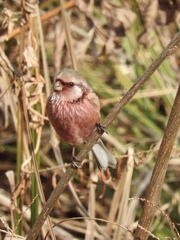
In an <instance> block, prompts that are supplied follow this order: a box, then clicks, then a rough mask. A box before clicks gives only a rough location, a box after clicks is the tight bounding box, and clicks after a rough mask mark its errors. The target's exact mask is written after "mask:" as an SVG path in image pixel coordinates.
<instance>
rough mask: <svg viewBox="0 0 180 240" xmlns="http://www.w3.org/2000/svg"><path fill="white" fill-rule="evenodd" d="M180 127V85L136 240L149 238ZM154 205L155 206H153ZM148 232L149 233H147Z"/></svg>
mask: <svg viewBox="0 0 180 240" xmlns="http://www.w3.org/2000/svg"><path fill="white" fill-rule="evenodd" d="M179 127H180V85H179V88H178V91H177V95H176V98H175V101H174V105H173V107H172V111H171V114H170V116H169V120H168V123H167V127H166V130H165V133H164V137H163V140H162V142H161V146H160V148H159V152H158V156H157V160H156V164H155V166H154V171H153V174H152V177H151V181H150V184H149V186H148V189H147V193H146V200H148V201H146V202H145V203H144V207H143V212H142V214H141V217H140V220H139V225H140V226H138V227H137V229H136V232H135V238H134V239H138V240H146V239H147V238H148V236H149V232H148V231H149V228H150V226H151V223H152V221H153V219H154V216H155V209H154V206H153V205H158V202H159V199H160V195H161V191H162V185H163V182H164V177H165V174H166V171H167V167H168V162H169V157H170V154H171V151H172V149H173V145H174V141H175V139H176V135H177V132H178V130H179ZM151 203H153V204H151ZM145 230H147V231H145Z"/></svg>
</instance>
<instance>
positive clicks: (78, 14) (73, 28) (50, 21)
mask: <svg viewBox="0 0 180 240" xmlns="http://www.w3.org/2000/svg"><path fill="white" fill-rule="evenodd" d="M62 2H63V1H61V3H62ZM147 2H148V1H137V2H136V1H131V2H130V1H115V0H114V1H82V0H79V1H77V2H75V1H73V0H71V1H69V2H67V3H65V5H64V9H65V10H66V12H64V14H62V16H61V14H60V13H62V10H63V8H62V7H59V2H58V1H52V0H51V1H40V4H39V5H36V2H34V3H33V1H32V2H31V1H25V0H24V1H22V5H21V3H20V2H19V1H12V3H13V4H12V3H8V2H7V1H5V2H3V3H1V15H0V26H1V28H0V33H1V34H0V42H1V46H0V116H1V118H0V134H1V138H0V154H1V158H0V178H1V181H0V182H1V186H0V216H1V217H0V238H1V239H6V240H7V239H13V238H14V239H21V238H20V236H22V239H25V238H26V236H27V234H28V233H29V231H30V229H31V228H32V225H33V224H34V222H35V221H36V219H37V217H38V215H39V212H41V209H42V207H43V205H44V203H45V201H46V200H47V199H48V197H49V195H50V193H51V192H52V191H53V189H54V188H55V187H56V185H57V182H58V181H59V179H60V178H62V176H63V174H64V172H65V170H66V168H68V163H69V160H70V154H71V147H70V146H68V145H66V144H64V143H61V150H62V155H61V151H60V147H59V139H58V138H57V136H56V135H55V133H54V131H53V129H52V128H51V127H50V126H49V123H48V119H47V117H46V113H45V105H46V98H47V96H48V95H49V93H50V89H51V85H52V83H53V79H54V77H55V75H56V73H57V72H58V71H59V69H61V68H62V67H64V66H67V67H74V68H77V69H78V70H79V71H80V72H81V73H82V74H83V75H84V76H85V77H86V79H87V80H88V82H89V84H90V85H91V86H92V88H93V89H94V91H95V92H96V93H97V94H98V96H99V97H100V101H101V106H102V119H104V117H105V116H106V115H107V114H108V113H109V112H110V110H111V109H112V107H113V105H114V104H115V103H116V102H118V101H119V99H121V98H122V97H123V96H124V94H125V93H126V91H127V90H128V89H129V88H130V87H131V86H132V85H133V84H134V83H135V82H136V80H137V79H138V78H139V77H140V76H141V75H142V73H143V72H144V71H145V70H146V69H147V68H148V67H149V65H150V64H151V63H152V61H153V60H154V59H155V58H156V57H157V56H158V55H159V54H160V52H161V51H162V49H164V48H165V46H166V45H167V44H168V43H169V42H170V41H171V39H172V38H173V36H174V35H175V33H176V32H177V31H178V29H179V17H180V14H179V9H178V5H177V4H178V3H176V1H174V2H173V4H172V5H171V4H170V1H166V2H165V3H164V5H163V6H162V5H160V4H159V5H158V1H149V4H147ZM150 2H151V4H150ZM129 16H130V17H129ZM67 36H69V37H68V38H67ZM179 55H180V51H179V45H177V48H176V51H175V53H174V54H172V55H170V56H169V57H168V58H167V59H166V60H165V61H164V62H163V63H162V64H161V66H160V67H159V68H158V69H157V71H156V72H155V73H154V74H153V75H152V76H151V78H150V79H149V80H148V82H147V83H146V84H145V85H144V86H143V88H142V89H140V91H139V92H138V93H137V94H136V95H135V96H134V97H133V99H132V101H131V102H128V104H127V105H126V107H125V108H124V109H123V111H121V113H120V114H119V115H118V116H117V117H116V119H115V120H114V121H113V123H112V124H111V125H110V126H109V128H108V132H109V135H105V136H103V139H104V141H105V143H106V146H107V147H108V148H109V149H110V150H111V152H112V153H113V154H114V156H115V157H116V158H117V160H118V167H117V170H116V171H114V170H113V171H112V170H110V171H109V170H108V171H107V172H102V173H100V172H99V171H98V170H97V167H96V165H95V164H94V161H91V160H92V159H93V156H91V155H89V156H88V159H87V160H88V161H87V162H86V163H85V164H84V167H83V169H82V170H78V171H77V173H75V174H74V176H73V179H72V181H70V182H69V183H68V187H67V188H66V189H65V191H64V192H63V193H62V194H61V197H60V198H59V200H58V201H57V202H56V204H55V205H54V208H53V210H52V212H51V214H50V217H49V219H48V221H47V222H46V223H45V224H44V225H43V228H42V231H41V232H40V233H39V239H57V240H58V239H73V238H76V239H86V240H93V239H133V232H134V231H135V230H136V228H137V224H138V220H139V218H140V215H141V208H142V206H141V204H142V203H143V204H145V202H148V200H147V199H145V191H146V189H147V186H148V184H149V181H150V177H151V174H152V170H153V167H154V163H155V160H156V159H157V155H158V150H159V146H160V143H161V140H162V137H163V134H164V132H165V128H166V123H167V121H168V117H169V115H170V112H171V109H172V106H173V102H174V98H175V95H176V92H177V89H178V85H179V76H180V74H179ZM179 138H180V134H179V132H177V136H176V140H175V142H174V145H173V150H172V152H171V156H170V159H169V164H168V168H167V172H166V177H165V180H164V183H163V185H162V186H160V187H162V193H161V197H160V202H159V203H158V204H154V203H152V204H151V202H150V204H151V206H153V207H154V211H156V216H155V219H154V221H153V224H151V226H150V229H147V230H146V229H144V231H145V232H146V231H147V232H148V234H149V235H151V237H152V238H153V239H165V238H168V237H169V238H171V239H178V237H179V232H180V228H179V221H180V217H179V215H180V213H179V201H180V194H179V182H180V177H179V176H180V167H179V158H180V145H179ZM79 150H80V147H77V151H79ZM52 226H54V227H53V229H52ZM49 231H50V232H49ZM178 231H179V232H178ZM5 233H8V234H7V235H6V234H5ZM16 234H18V235H20V236H19V238H17V237H16V238H15V235H16ZM11 236H13V238H11Z"/></svg>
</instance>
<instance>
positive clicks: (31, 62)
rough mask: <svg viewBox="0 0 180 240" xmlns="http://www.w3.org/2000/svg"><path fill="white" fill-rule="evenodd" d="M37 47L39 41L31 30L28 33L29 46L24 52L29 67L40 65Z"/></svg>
mask: <svg viewBox="0 0 180 240" xmlns="http://www.w3.org/2000/svg"><path fill="white" fill-rule="evenodd" d="M36 49H37V42H36V39H35V38H34V37H33V35H32V33H31V31H30V32H29V34H28V43H27V47H26V48H25V50H24V53H23V55H24V58H25V61H26V63H27V67H28V68H35V67H38V58H37V54H36Z"/></svg>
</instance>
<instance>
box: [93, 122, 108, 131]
mask: <svg viewBox="0 0 180 240" xmlns="http://www.w3.org/2000/svg"><path fill="white" fill-rule="evenodd" d="M96 128H97V131H98V133H99V134H103V133H104V132H105V133H108V132H107V131H106V128H105V127H104V126H102V124H101V123H100V122H97V123H96Z"/></svg>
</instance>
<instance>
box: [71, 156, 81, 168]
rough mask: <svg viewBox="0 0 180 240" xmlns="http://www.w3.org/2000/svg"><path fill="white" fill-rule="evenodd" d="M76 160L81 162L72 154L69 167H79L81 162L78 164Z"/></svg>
mask: <svg viewBox="0 0 180 240" xmlns="http://www.w3.org/2000/svg"><path fill="white" fill-rule="evenodd" d="M77 162H81V161H80V160H79V159H78V158H77V157H76V156H72V158H71V167H72V168H73V169H81V168H82V164H80V165H78V164H77Z"/></svg>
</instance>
